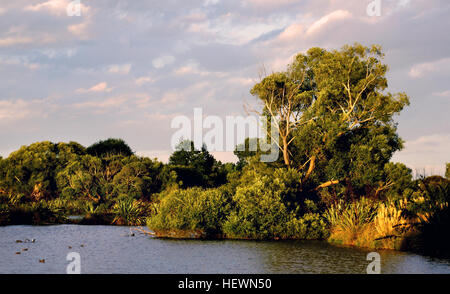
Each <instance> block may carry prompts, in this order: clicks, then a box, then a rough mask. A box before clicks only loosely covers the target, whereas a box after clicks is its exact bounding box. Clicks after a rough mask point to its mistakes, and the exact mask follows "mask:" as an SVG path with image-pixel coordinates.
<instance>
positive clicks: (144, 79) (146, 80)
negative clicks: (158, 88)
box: [134, 76, 155, 86]
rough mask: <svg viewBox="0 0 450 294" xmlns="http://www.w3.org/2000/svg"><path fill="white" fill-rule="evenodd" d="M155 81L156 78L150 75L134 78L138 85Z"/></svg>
mask: <svg viewBox="0 0 450 294" xmlns="http://www.w3.org/2000/svg"><path fill="white" fill-rule="evenodd" d="M154 81H155V80H154V79H153V78H151V77H148V76H144V77H139V78H137V79H136V80H134V83H135V84H136V85H138V86H141V85H143V84H146V83H153V82H154Z"/></svg>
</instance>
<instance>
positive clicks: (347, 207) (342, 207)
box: [324, 198, 377, 238]
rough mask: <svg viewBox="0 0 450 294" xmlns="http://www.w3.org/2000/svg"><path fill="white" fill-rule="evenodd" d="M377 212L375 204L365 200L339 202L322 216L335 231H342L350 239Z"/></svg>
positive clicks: (369, 221) (370, 220) (371, 219)
mask: <svg viewBox="0 0 450 294" xmlns="http://www.w3.org/2000/svg"><path fill="white" fill-rule="evenodd" d="M376 212H377V203H374V202H372V201H370V200H368V199H367V198H361V199H360V200H358V201H354V202H350V203H346V202H344V201H342V200H340V201H339V202H338V203H336V204H334V205H332V206H331V207H330V208H329V209H328V210H327V211H326V212H325V214H324V216H325V218H326V219H327V221H328V223H329V224H330V225H331V227H333V228H334V229H335V230H339V231H342V232H343V233H345V234H348V235H350V236H351V238H352V237H354V236H357V234H358V233H359V232H360V231H361V230H362V229H364V226H365V225H367V224H369V223H371V222H372V221H373V219H374V217H375V215H376Z"/></svg>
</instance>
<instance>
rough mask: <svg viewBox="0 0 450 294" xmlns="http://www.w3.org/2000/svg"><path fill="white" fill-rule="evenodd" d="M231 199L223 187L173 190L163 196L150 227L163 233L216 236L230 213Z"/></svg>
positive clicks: (157, 205)
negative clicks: (191, 233)
mask: <svg viewBox="0 0 450 294" xmlns="http://www.w3.org/2000/svg"><path fill="white" fill-rule="evenodd" d="M230 198H231V197H230V195H229V194H228V193H227V191H226V189H222V188H216V189H206V190H204V189H202V188H190V189H186V190H181V189H172V190H169V191H166V192H163V193H162V194H161V195H160V201H159V203H158V204H156V206H155V212H156V214H155V215H154V216H152V217H151V218H149V220H148V223H147V225H148V227H149V228H150V229H152V230H154V231H156V232H159V233H161V234H168V233H169V232H177V231H191V232H201V233H202V234H204V235H206V236H211V235H217V234H220V233H221V232H222V224H223V222H224V220H225V218H226V216H227V215H228V214H229V210H230Z"/></svg>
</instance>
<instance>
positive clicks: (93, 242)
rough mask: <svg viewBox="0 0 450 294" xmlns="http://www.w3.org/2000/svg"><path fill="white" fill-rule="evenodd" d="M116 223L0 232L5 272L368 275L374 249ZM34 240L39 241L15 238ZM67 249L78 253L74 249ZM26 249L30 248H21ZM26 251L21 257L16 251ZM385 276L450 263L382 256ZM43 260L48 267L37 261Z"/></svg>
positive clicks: (448, 268) (443, 269)
mask: <svg viewBox="0 0 450 294" xmlns="http://www.w3.org/2000/svg"><path fill="white" fill-rule="evenodd" d="M131 229H132V228H130V227H115V226H79V225H57V226H6V227H0V273H2V274H16V273H39V274H41V273H54V274H64V273H66V267H67V265H68V264H69V261H67V260H66V258H67V254H69V253H70V252H78V253H79V254H80V256H81V273H88V274H94V273H130V274H131V273H136V274H153V273H158V274H159V273H170V274H197V273H198V274H205V273H218V274H240V273H242V274H252V273H255V274H267V273H276V274H279V273H286V274H294V273H366V267H367V265H368V264H369V263H370V261H367V260H366V256H367V254H368V253H369V252H371V250H363V249H355V248H348V247H338V246H332V245H329V244H327V243H325V242H319V241H273V242H265V241H232V240H225V241H200V240H167V239H156V238H153V237H150V236H147V235H143V234H139V233H137V232H135V236H130V232H131ZM25 239H29V240H32V239H35V240H36V241H35V242H34V243H31V242H26V243H16V240H22V241H23V240H25ZM69 246H71V247H72V248H71V249H70V248H69ZM24 249H28V250H26V251H23V250H24ZM16 252H20V254H16ZM377 252H378V253H379V254H380V255H381V272H382V273H446V274H449V273H450V261H448V260H440V259H432V258H428V257H424V256H420V255H416V254H411V253H404V252H396V251H377ZM43 259H45V263H41V262H39V260H43Z"/></svg>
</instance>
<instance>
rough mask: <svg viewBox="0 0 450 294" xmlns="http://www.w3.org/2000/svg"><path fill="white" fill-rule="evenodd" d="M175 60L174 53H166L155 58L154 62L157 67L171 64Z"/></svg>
mask: <svg viewBox="0 0 450 294" xmlns="http://www.w3.org/2000/svg"><path fill="white" fill-rule="evenodd" d="M174 62H175V57H174V56H172V55H164V56H161V57H158V58H155V59H153V61H152V64H153V66H154V67H155V68H158V69H160V68H163V67H165V66H167V65H169V64H172V63H174Z"/></svg>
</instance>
